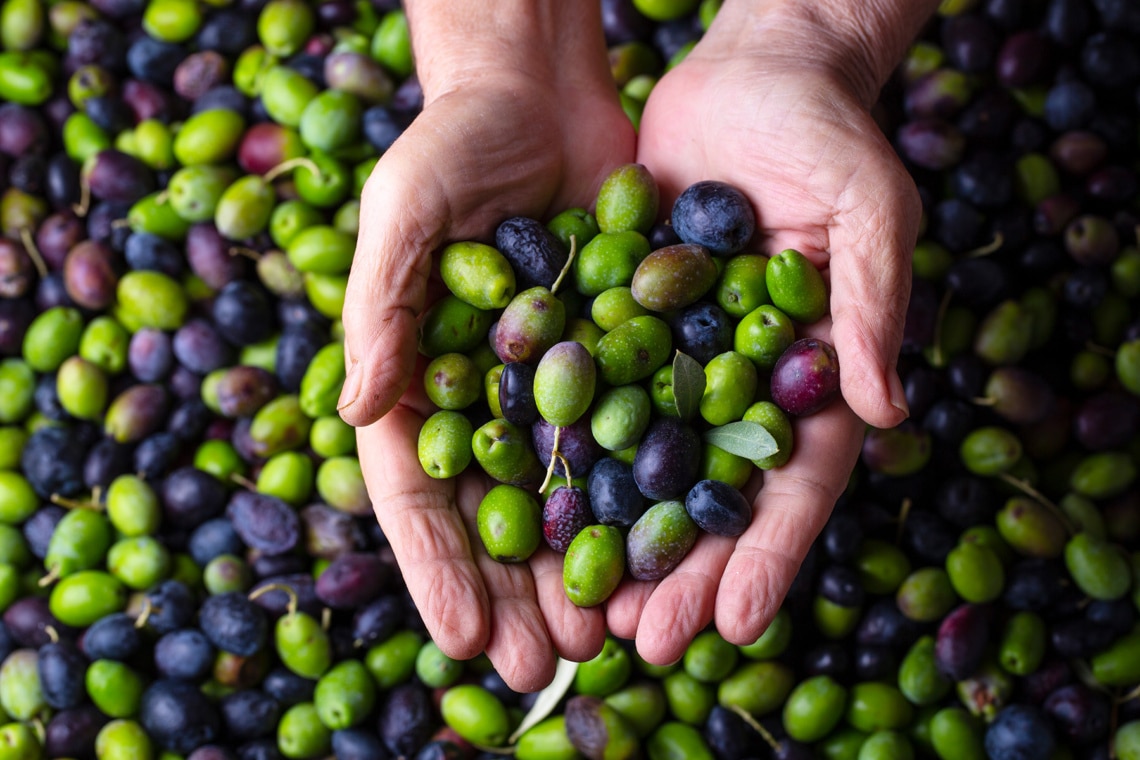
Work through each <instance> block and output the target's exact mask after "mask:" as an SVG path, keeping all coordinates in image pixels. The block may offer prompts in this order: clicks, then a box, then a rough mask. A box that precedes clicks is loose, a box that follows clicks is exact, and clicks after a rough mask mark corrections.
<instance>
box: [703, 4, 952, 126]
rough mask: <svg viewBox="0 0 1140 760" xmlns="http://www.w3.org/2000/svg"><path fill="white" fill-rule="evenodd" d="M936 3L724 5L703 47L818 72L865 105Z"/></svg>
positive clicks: (728, 55) (720, 52)
mask: <svg viewBox="0 0 1140 760" xmlns="http://www.w3.org/2000/svg"><path fill="white" fill-rule="evenodd" d="M937 7H938V0H727V1H726V2H725V4H724V6H723V7H722V8H721V10H720V12H719V13H718V14H717V17H716V20H715V21H714V22H713V24H712V26H711V27H710V29H709V31H708V34H707V35H706V40H705V41H703V45H702V47H705V48H706V49H708V48H713V49H714V50H715V53H714V54H715V55H717V56H718V57H737V56H756V57H763V58H764V59H765V60H776V61H779V60H782V61H785V62H787V63H788V64H790V67H792V68H798V69H802V68H805V67H807V68H815V69H817V70H820V71H824V72H826V73H828V74H829V75H830V76H834V77H836V78H838V79H839V80H840V81H843V82H845V83H846V84H847V85H848V87H849V89H850V90H851V92H852V94H853V95H854V96H855V97H856V98H857V99H858V101H859V102H860V103H862V104H863V105H864V106H866V107H867V108H870V107H871V105H873V104H874V102H875V100H876V99H877V98H878V94H879V90H880V88H881V87H882V86H883V83H884V82H886V80H887V78H888V77H889V76H890V74H891V72H892V71H893V70H894V67H895V66H896V65H897V64H898V61H899V60H900V59H901V58H902V56H903V55H904V54H905V52H906V50H907V48H908V47H909V46H910V44H911V43H912V42H913V40H914V38H915V36H916V35H917V34H918V32H919V31H920V30H921V28H922V26H923V24H925V22H926V21H927V19H929V18H930V16H931V15H932V14H933V13H934V11H935V9H936V8H937Z"/></svg>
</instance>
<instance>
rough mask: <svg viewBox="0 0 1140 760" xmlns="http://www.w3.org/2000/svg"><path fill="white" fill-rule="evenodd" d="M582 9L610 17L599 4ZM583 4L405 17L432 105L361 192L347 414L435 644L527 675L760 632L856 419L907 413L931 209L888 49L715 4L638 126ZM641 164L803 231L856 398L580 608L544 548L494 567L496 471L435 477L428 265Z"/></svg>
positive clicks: (434, 281)
mask: <svg viewBox="0 0 1140 760" xmlns="http://www.w3.org/2000/svg"><path fill="white" fill-rule="evenodd" d="M571 5H574V4H571ZM578 5H583V6H588V5H594V6H595V9H594V13H596V2H594V3H591V2H586V3H579V4H578ZM727 8H728V6H727V5H726V6H725V9H727ZM724 13H725V12H724V11H722V15H724ZM586 15H587V17H586V18H582V19H578V20H576V21H575V25H576V26H575V28H567V27H566V25H565V21H564V20H563V21H562V22H561V25H560V27H559V28H555V27H556V26H557V25H555V24H554V23H553V21H554V20H553V19H549V18H540V19H537V20H535V21H533V23H529V24H527V23H521V22H520V26H521V27H522V28H520V29H517V30H516V29H507V28H504V27H503V26H502V25H499V26H498V27H495V28H492V29H490V30H488V29H482V30H480V31H479V32H478V34H479V35H481V36H485V37H486V38H485V39H483V41H482V42H481V43H479V45H475V44H474V43H470V42H469V43H465V44H463V45H455V44H447V43H446V37H447V34H448V33H454V34H463V32H462V30H458V29H449V27H448V25H447V23H443V24H442V25H433V22H432V20H430V19H425V20H423V21H421V20H420V19H419V18H417V17H416V16H415V15H414V14H413V11H412V10H411V9H410V10H409V19H410V22H411V28H412V35H413V45H414V50H415V53H416V58H417V69H418V73H419V77H420V81H421V84H422V86H423V90H424V98H425V105H424V109H423V111H422V113H421V114H420V115H419V116H418V117H417V118H416V119H415V121H414V122H413V123H412V124H411V125H410V127H409V128H408V129H407V130H406V131H405V133H404V134H403V135H402V136H401V137H400V138H399V139H398V140H397V141H396V142H395V144H394V145H392V147H391V148H390V149H389V150H388V151H387V152H386V153H385V154H384V155H383V156H382V158H381V159H380V161H379V163H378V164H377V166H376V168H375V170H374V172H373V174H372V176H371V177H370V179H369V180H368V183H367V185H366V187H365V189H364V194H363V198H362V206H361V220H360V234H359V241H358V244H357V249H356V256H355V260H354V263H353V267H352V272H351V275H350V277H349V285H348V294H347V298H346V302H345V308H344V315H343V321H344V328H345V340H346V349H347V357H348V359H347V361H348V377H347V379H346V382H345V388H344V393H343V395H342V396H341V404H340V413H341V415H342V417H343V418H344V419H345V420H346V421H347V422H349V423H350V424H352V425H354V426H357V428H358V449H359V457H360V463H361V465H362V468H363V472H364V478H365V481H366V483H367V485H368V491H369V494H370V496H371V498H372V502H373V504H374V507H375V511H376V516H377V518H378V520H379V522H380V525H381V527H382V529H383V531H384V534H385V535H386V536H387V538H388V540H389V543H390V544H391V547H392V550H393V551H394V553H395V556H396V559H397V560H398V562H399V564H400V568H401V570H402V573H403V575H404V579H405V581H406V583H407V586H408V589H409V591H410V593H411V596H412V599H413V600H414V601H415V603H416V606H417V608H418V611H419V613H420V615H421V616H422V617H423V620H424V622H425V624H426V626H427V629H428V632H429V633H430V635H431V637H432V639H433V640H434V641H435V642H436V643H437V644H438V646H439V647H440V649H441V650H442V651H443V652H444V653H446V654H448V655H449V656H451V657H453V658H456V659H468V658H471V657H474V656H476V655H478V654H480V653H481V652H486V654H487V655H488V657H489V658H490V660H491V662H492V663H493V664H494V666H495V668H496V669H497V670H498V672H499V674H500V675H501V676H502V677H503V679H504V680H505V681H506V683H507V684H508V685H510V686H511V687H512V688H514V689H515V690H517V691H533V690H536V689H539V688H541V687H543V686H545V685H546V684H547V683H549V682H550V680H551V679H552V678H553V675H554V670H555V666H556V663H557V657H558V656H561V657H563V658H566V659H570V660H577V661H582V660H586V659H589V658H591V657H593V656H595V655H596V654H597V653H598V652H599V651H600V650H601V647H602V644H603V641H604V638H605V635H606V631H607V629H608V630H609V631H610V632H612V633H613V634H614V635H616V636H618V637H622V638H628V639H635V640H636V646H637V650H638V653H639V654H640V655H641V657H643V658H644V659H645V660H647V661H649V662H651V663H655V664H666V663H670V662H674V661H676V660H678V659H679V658H680V657H681V656H682V655H683V654H684V651H685V648H686V647H687V646H688V644H689V643H690V642H691V641H692V639H693V637H694V636H696V635H697V634H698V633H699V632H700V631H701V630H703V629H704V628H705V627H706V626H707V625H708V624H709V623H710V622H712V621H715V624H716V628H717V630H718V631H719V632H720V634H721V635H722V636H723V637H724V638H725V639H727V640H728V641H730V642H733V643H736V644H748V643H751V642H753V641H755V639H756V638H757V637H758V636H759V635H760V634H761V633H762V632H763V631H764V630H765V628H766V627H767V625H768V623H769V622H770V621H771V619H772V617H773V615H775V613H776V611H777V610H778V609H779V607H780V604H781V602H782V600H783V598H784V596H785V594H786V592H787V590H788V588H789V586H790V585H791V583H792V580H793V578H794V577H795V575H796V572H797V570H798V568H799V566H800V563H801V561H802V560H803V558H804V556H805V555H806V553H807V551H808V549H809V547H810V545H811V543H812V541H813V540H814V539H815V538H816V536H817V535H818V533H819V531H820V530H821V528H822V527H823V525H824V523H825V522H826V520H827V518H828V516H829V514H830V512H831V510H832V508H833V506H834V504H835V501H836V499H837V498H838V496H839V495H840V494H841V492H842V491H843V490H844V488H845V487H846V485H847V480H848V476H849V473H850V470H851V468H852V467H853V466H854V463H855V460H856V458H857V456H858V453H859V448H860V445H861V441H862V437H863V431H864V429H865V425H866V424H869V425H873V426H877V427H889V426H893V425H895V424H897V423H899V422H900V421H901V420H903V419H904V418H905V416H906V413H907V412H906V402H905V398H904V393H903V389H902V386H901V384H900V382H899V379H898V377H897V374H896V371H895V361H896V357H897V352H898V348H899V345H900V342H901V339H902V328H903V319H904V314H905V309H906V303H907V298H908V294H909V289H910V255H911V252H912V250H913V246H914V242H915V238H916V234H917V227H918V223H919V217H920V208H919V203H918V198H917V193H916V191H915V188H914V184H913V182H912V181H911V179H910V178H909V176H908V175H907V173H906V171H905V170H904V168H903V167H902V166H901V165H900V163H899V162H898V160H897V158H896V157H895V154H894V152H893V150H892V149H891V147H890V144H889V143H888V141H887V140H886V139H885V138H884V136H883V135H882V133H881V132H880V131H879V129H878V127H877V126H876V124H875V122H874V121H873V119H872V118H871V116H870V114H869V108H870V105H871V104H872V103H873V101H874V99H875V97H876V95H877V90H878V87H879V86H880V85H881V82H882V79H883V78H884V77H885V74H886V72H883V71H881V70H876V68H878V69H882V68H884V67H885V68H887V70H888V71H889V65H890V64H891V63H893V61H889V62H887V63H882V62H880V63H878V64H876V63H874V62H873V61H870V60H866V59H868V58H874V57H875V56H874V55H870V56H864V57H861V52H860V49H859V46H858V45H857V44H853V43H852V44H848V43H846V42H844V41H843V40H842V39H840V36H839V35H837V34H835V33H834V32H829V31H828V30H820V29H813V28H812V24H813V23H814V22H813V21H811V20H809V19H803V20H801V19H797V18H780V19H775V18H773V19H768V20H765V21H764V23H757V24H754V25H752V26H750V27H749V29H748V34H747V35H743V34H742V32H741V30H740V29H739V24H736V25H734V24H732V23H731V22H730V21H728V20H722V19H721V18H718V19H717V21H716V22H714V23H713V24H712V26H711V28H710V30H709V32H708V33H707V34H706V35H705V37H704V38H703V39H702V41H701V42H700V43H699V44H698V45H697V46H696V48H695V49H694V50H693V51H692V52H691V53H690V54H689V55H688V56H687V57H686V59H685V60H684V61H683V62H682V63H681V64H680V65H678V66H676V67H675V68H674V69H672V70H671V71H670V72H668V73H667V74H665V75H664V76H663V77H662V78H661V80H660V82H659V83H658V84H657V85H656V87H655V88H654V90H653V92H652V94H651V96H650V98H649V100H648V103H647V105H646V107H645V111H644V114H643V116H642V119H641V125H640V133H635V130H634V128H633V126H632V125H631V123H630V121H629V119H628V118H627V116H626V114H625V113H624V112H623V111H622V109H621V107H620V104H619V101H618V95H617V91H616V88H615V86H614V82H613V79H612V76H611V73H610V69H609V66H608V63H607V59H606V50H605V47H604V41H603V39H602V34H601V29H600V21H599V19H598V18H596V17H594V16H593V15H592V14H586ZM418 24H422V29H423V30H422V31H421V30H420V29H419V28H417V25H418ZM734 27H735V28H734ZM469 34H474V32H470V33H469ZM496 35H498V36H497V37H496ZM900 52H901V51H900ZM634 161H636V162H638V163H641V164H644V165H645V166H646V167H648V169H649V170H650V171H651V172H652V174H653V176H654V177H655V178H656V179H657V181H658V184H659V186H660V191H661V214H662V216H663V217H667V216H668V212H669V209H670V208H671V207H672V202H673V200H674V199H675V198H676V196H677V195H678V193H680V192H681V191H682V190H683V189H684V188H686V187H687V186H688V185H690V184H692V183H693V182H696V181H700V180H708V179H715V180H721V181H725V182H728V183H730V184H732V185H735V186H736V187H738V188H740V189H742V190H743V191H744V192H745V193H746V194H747V196H748V197H749V198H750V200H751V201H752V204H753V207H754V208H755V209H756V210H757V216H758V225H757V238H758V240H759V247H760V250H762V251H764V252H766V253H768V254H773V253H776V252H779V251H780V250H783V249H784V248H796V249H798V250H800V251H802V252H804V253H805V254H807V255H808V256H809V257H810V258H811V259H812V261H813V262H814V263H815V264H816V265H817V266H819V267H820V268H821V269H823V271H824V272H825V276H826V277H827V279H828V280H829V285H830V296H831V300H830V319H825V320H824V321H822V322H820V323H818V324H817V325H814V326H812V327H811V333H812V334H813V335H814V336H815V337H821V338H824V339H826V340H828V341H829V342H831V343H833V345H835V347H836V350H837V352H838V355H839V361H840V366H841V368H842V370H841V378H842V381H841V387H842V395H843V399H842V401H841V402H837V403H833V404H831V405H830V406H829V407H827V408H826V409H825V410H824V411H822V412H820V413H818V414H816V415H814V416H811V417H808V418H804V419H801V420H798V421H797V422H796V423H795V435H796V443H795V446H796V450H795V453H794V455H793V457H792V459H791V461H790V462H789V463H788V464H787V465H785V466H784V467H782V468H779V469H776V470H771V471H768V472H766V473H764V477H763V484H762V486H758V485H757V486H754V487H753V488H752V490H751V491H750V492H749V494H748V495H749V496H750V498H751V499H752V503H753V505H754V512H755V517H754V519H753V522H752V525H751V526H750V527H749V528H748V530H747V531H746V532H745V533H744V534H743V535H742V536H740V537H739V538H733V539H730V538H724V537H718V536H713V535H702V536H701V537H700V538H699V539H698V541H697V543H696V545H695V546H694V548H693V550H692V551H691V552H690V553H689V555H688V556H687V557H686V558H685V559H684V561H683V562H682V563H681V564H680V566H679V567H677V568H676V569H675V570H674V571H673V572H672V573H671V574H670V575H668V576H667V577H666V578H664V579H662V580H660V581H656V582H639V581H634V580H632V579H629V578H627V579H626V580H624V581H623V582H622V585H621V586H620V587H619V588H618V590H617V591H616V592H615V593H614V594H613V596H612V597H610V599H609V600H608V601H607V602H606V603H605V604H604V605H601V606H598V607H593V608H579V607H576V606H574V605H573V604H572V603H571V602H570V601H569V599H567V597H566V594H565V592H564V590H563V586H562V561H563V557H562V555H560V554H557V553H555V552H554V551H552V550H550V549H549V548H548V547H545V545H544V546H543V547H542V548H541V549H540V550H539V551H538V552H536V553H535V555H534V556H533V557H532V558H531V559H530V560H529V561H528V562H527V563H522V564H499V563H497V562H495V561H493V560H492V559H491V558H490V557H489V556H488V555H487V553H486V552H485V551H483V550H482V547H481V544H480V542H479V538H478V533H477V531H476V528H475V514H476V510H477V508H478V505H479V502H480V500H481V498H482V497H483V495H484V494H486V492H487V490H488V489H489V488H490V486H491V485H492V484H491V483H490V482H489V480H488V478H486V476H484V475H483V474H482V473H475V472H473V470H475V469H476V468H469V470H468V471H467V472H465V473H464V474H462V475H461V476H459V477H458V478H453V479H450V480H434V479H432V478H430V477H429V476H428V475H426V474H425V473H424V472H423V470H422V468H421V466H420V463H419V460H418V458H417V454H416V441H417V436H418V434H419V430H420V427H421V426H422V424H423V422H424V420H425V419H426V418H427V417H428V416H429V415H431V414H432V412H433V411H434V407H433V406H432V404H431V402H430V401H428V400H427V398H426V396H425V394H424V392H423V388H422V382H421V380H420V378H421V376H422V372H423V367H424V364H423V360H422V358H421V359H418V358H417V348H416V345H417V340H416V337H417V333H416V330H417V324H418V320H419V318H420V316H421V315H422V314H423V313H424V311H425V308H426V307H427V306H428V305H430V303H431V302H432V300H433V299H434V298H436V297H438V295H439V294H440V291H441V285H440V284H439V282H438V278H437V277H434V276H433V274H432V272H433V270H432V261H433V254H434V253H435V252H436V251H438V250H439V249H440V248H441V247H442V246H443V245H444V244H446V243H448V242H451V241H456V240H492V241H493V233H494V230H495V227H496V226H497V225H498V223H499V222H501V221H502V220H503V219H505V218H507V217H510V216H516V215H526V216H531V217H534V218H537V219H540V220H544V221H545V220H547V219H549V218H550V217H551V216H552V215H553V214H555V213H557V212H559V211H561V210H564V209H566V208H570V207H575V206H580V207H586V208H589V206H590V204H591V203H592V200H593V198H594V196H595V194H596V193H597V190H598V188H599V186H600V184H601V182H602V180H603V179H604V178H605V177H606V176H607V175H608V174H609V173H610V172H611V171H612V170H613V169H615V168H617V167H618V166H620V165H622V164H626V163H630V162H634ZM755 480H758V479H754V481H755Z"/></svg>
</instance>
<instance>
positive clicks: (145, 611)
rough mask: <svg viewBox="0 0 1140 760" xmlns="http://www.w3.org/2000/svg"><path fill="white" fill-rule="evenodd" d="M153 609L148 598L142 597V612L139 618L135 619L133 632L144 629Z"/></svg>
mask: <svg viewBox="0 0 1140 760" xmlns="http://www.w3.org/2000/svg"><path fill="white" fill-rule="evenodd" d="M153 609H154V605H153V604H151V603H150V597H149V596H144V597H143V600H142V611H141V612H139V616H138V617H137V618H135V630H142V629H143V628H145V627H146V621H148V620H150V613H151V611H152V610H153Z"/></svg>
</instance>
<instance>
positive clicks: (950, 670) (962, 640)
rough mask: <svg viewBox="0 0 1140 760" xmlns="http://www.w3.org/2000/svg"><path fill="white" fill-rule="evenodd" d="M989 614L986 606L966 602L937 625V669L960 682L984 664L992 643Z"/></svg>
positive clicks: (935, 643) (935, 642)
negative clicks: (989, 645) (983, 660)
mask: <svg viewBox="0 0 1140 760" xmlns="http://www.w3.org/2000/svg"><path fill="white" fill-rule="evenodd" d="M989 637H990V624H989V614H988V613H987V611H986V609H985V608H984V607H981V606H979V605H976V604H963V605H961V606H959V607H957V608H955V609H954V610H952V611H951V612H950V614H948V615H947V616H946V617H945V618H943V620H942V623H941V624H940V625H939V626H938V635H937V637H936V638H935V640H934V659H935V664H936V665H937V667H938V671H939V672H940V673H942V674H943V675H945V676H946V677H948V678H950V679H952V680H955V681H961V680H963V679H965V678H969V677H970V676H971V675H973V674H974V672H975V671H977V669H978V668H979V667H980V666H981V664H982V659H983V657H984V656H985V652H986V646H987V645H988V644H989Z"/></svg>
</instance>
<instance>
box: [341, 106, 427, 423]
mask: <svg viewBox="0 0 1140 760" xmlns="http://www.w3.org/2000/svg"><path fill="white" fill-rule="evenodd" d="M422 145H423V140H417V133H416V132H413V131H412V130H411V129H409V133H405V136H404V137H403V138H401V139H400V140H397V141H396V144H394V145H393V146H392V148H391V149H390V150H389V152H388V153H386V154H385V155H384V157H383V158H382V159H381V160H380V161H379V162H378V163H377V164H376V168H375V169H374V170H373V173H372V176H371V177H369V179H368V182H367V184H366V185H365V188H364V192H363V193H362V195H361V208H362V210H363V213H362V214H361V215H360V232H359V235H358V236H357V243H356V253H355V255H354V258H353V264H352V271H351V272H350V274H349V278H348V288H347V291H346V293H345V302H344V310H343V314H342V319H343V322H344V335H345V362H346V368H347V370H348V374H347V376H346V378H345V382H344V390H343V391H342V393H341V397H340V401H339V403H338V405H337V406H338V409H339V411H340V414H341V417H342V418H344V420H345V421H346V422H348V423H349V424H351V425H356V426H362V425H367V424H369V423H372V422H374V421H376V420H377V419H379V418H380V416H381V415H383V414H384V413H385V412H387V411H388V409H390V408H391V407H392V405H393V404H395V403H396V400H397V399H398V398H400V395H401V394H402V393H403V391H404V389H405V388H406V387H407V385H408V382H409V380H410V379H411V369H412V364H413V361H414V359H415V356H416V350H417V341H416V328H417V324H418V321H419V318H420V315H421V313H422V311H423V308H424V294H425V289H426V287H427V281H428V277H429V275H430V273H431V254H432V251H433V250H434V249H435V248H436V247H437V246H438V244H439V243H440V241H441V240H442V238H443V235H444V229H445V227H446V224H447V219H448V205H447V196H446V193H445V192H444V187H445V186H444V184H443V183H442V182H441V181H440V179H439V176H438V174H437V173H436V171H435V170H434V169H433V167H432V166H431V165H430V164H428V163H427V162H425V161H423V160H422V158H421V156H422V155H426V154H425V153H421V152H419V151H420V150H421V149H422ZM425 164H426V165H425Z"/></svg>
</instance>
